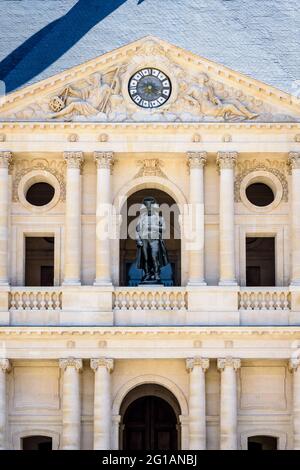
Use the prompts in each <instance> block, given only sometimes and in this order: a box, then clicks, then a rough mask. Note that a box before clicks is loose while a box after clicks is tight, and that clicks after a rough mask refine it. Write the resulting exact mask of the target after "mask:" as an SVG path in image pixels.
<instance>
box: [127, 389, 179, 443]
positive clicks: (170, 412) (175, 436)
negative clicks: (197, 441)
mask: <svg viewBox="0 0 300 470" xmlns="http://www.w3.org/2000/svg"><path fill="white" fill-rule="evenodd" d="M120 414H121V433H120V438H121V442H120V448H121V449H123V450H179V449H180V424H179V415H180V407H179V404H178V401H177V399H176V398H175V397H174V395H173V394H172V393H171V392H170V391H169V390H167V389H166V388H164V387H162V386H160V385H156V384H145V385H140V386H138V387H136V388H134V389H133V390H131V391H130V392H129V393H128V394H127V395H126V397H125V398H124V400H123V402H122V405H121V410H120Z"/></svg>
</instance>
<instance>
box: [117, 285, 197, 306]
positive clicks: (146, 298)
mask: <svg viewBox="0 0 300 470" xmlns="http://www.w3.org/2000/svg"><path fill="white" fill-rule="evenodd" d="M113 308H114V310H187V308H188V295H187V292H186V291H185V288H184V287H178V288H176V287H175V288H167V289H161V288H159V289H157V288H156V286H152V288H151V290H149V289H148V290H147V289H137V288H134V287H133V288H131V287H129V288H128V287H125V288H123V287H119V288H115V292H114V293H113Z"/></svg>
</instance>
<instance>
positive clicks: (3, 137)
mask: <svg viewBox="0 0 300 470" xmlns="http://www.w3.org/2000/svg"><path fill="white" fill-rule="evenodd" d="M5 141H6V135H5V134H0V142H5Z"/></svg>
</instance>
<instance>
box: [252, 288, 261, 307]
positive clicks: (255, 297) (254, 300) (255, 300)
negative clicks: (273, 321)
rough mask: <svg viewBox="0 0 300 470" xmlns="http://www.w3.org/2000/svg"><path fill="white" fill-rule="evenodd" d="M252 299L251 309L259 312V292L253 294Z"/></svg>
mask: <svg viewBox="0 0 300 470" xmlns="http://www.w3.org/2000/svg"><path fill="white" fill-rule="evenodd" d="M253 295H254V299H253V309H254V310H259V302H260V292H253Z"/></svg>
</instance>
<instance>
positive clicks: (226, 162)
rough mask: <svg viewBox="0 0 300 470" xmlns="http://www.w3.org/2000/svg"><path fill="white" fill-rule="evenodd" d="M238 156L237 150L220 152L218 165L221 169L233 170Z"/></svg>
mask: <svg viewBox="0 0 300 470" xmlns="http://www.w3.org/2000/svg"><path fill="white" fill-rule="evenodd" d="M237 157H238V153H237V152H218V154H217V166H218V168H219V170H226V169H230V170H233V169H234V167H235V164H236V160H237Z"/></svg>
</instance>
